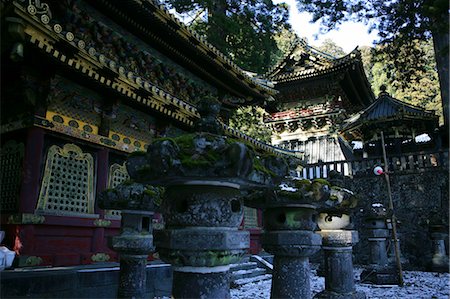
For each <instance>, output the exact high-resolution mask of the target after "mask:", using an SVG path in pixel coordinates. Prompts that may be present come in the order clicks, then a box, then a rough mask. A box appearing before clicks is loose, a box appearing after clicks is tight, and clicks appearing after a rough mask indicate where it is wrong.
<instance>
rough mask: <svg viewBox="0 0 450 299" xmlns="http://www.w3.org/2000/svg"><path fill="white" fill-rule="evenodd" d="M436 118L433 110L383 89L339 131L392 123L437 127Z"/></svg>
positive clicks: (370, 127)
mask: <svg viewBox="0 0 450 299" xmlns="http://www.w3.org/2000/svg"><path fill="white" fill-rule="evenodd" d="M438 119H439V118H438V116H437V115H435V114H434V112H433V111H427V110H425V109H422V108H420V107H417V106H413V105H410V104H407V103H405V102H402V101H399V100H397V99H395V98H393V97H391V96H390V95H389V94H388V93H387V92H385V91H384V90H383V91H382V92H381V93H380V95H379V96H378V98H377V100H376V101H375V102H374V103H373V104H372V105H370V106H369V107H367V108H366V109H364V110H362V111H361V112H359V113H358V114H356V115H355V116H353V117H352V118H350V119H348V120H347V121H346V123H345V125H344V126H343V128H342V130H341V131H342V132H349V131H355V130H358V129H363V128H366V129H372V130H375V129H377V128H379V127H380V126H383V127H391V126H393V125H394V123H401V124H402V125H404V126H408V127H412V126H417V124H419V123H420V126H421V127H427V128H434V127H435V126H436V127H437V124H438ZM413 122H414V124H413Z"/></svg>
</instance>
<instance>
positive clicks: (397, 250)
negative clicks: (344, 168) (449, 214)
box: [381, 131, 403, 286]
mask: <svg viewBox="0 0 450 299" xmlns="http://www.w3.org/2000/svg"><path fill="white" fill-rule="evenodd" d="M381 149H382V150H383V159H384V177H385V178H386V184H387V190H388V196H389V210H390V214H391V224H392V237H393V238H394V250H395V261H396V262H397V268H398V284H399V286H403V273H402V264H401V262H400V248H398V242H397V218H396V217H395V213H394V202H393V201H392V192H391V183H390V181H389V173H388V163H387V157H386V148H385V145H384V133H383V131H381Z"/></svg>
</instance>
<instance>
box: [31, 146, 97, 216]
mask: <svg viewBox="0 0 450 299" xmlns="http://www.w3.org/2000/svg"><path fill="white" fill-rule="evenodd" d="M36 210H37V211H43V212H45V213H51V214H61V215H79V214H93V213H94V158H93V157H92V155H91V154H89V153H83V152H82V150H81V149H80V148H79V147H78V146H76V145H74V144H66V145H64V147H63V148H60V147H59V146H56V145H53V146H51V147H50V148H49V150H48V154H47V161H46V163H45V172H44V178H43V180H42V185H41V191H40V194H39V202H38V206H37V209H36Z"/></svg>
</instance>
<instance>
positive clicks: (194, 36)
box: [133, 0, 275, 94]
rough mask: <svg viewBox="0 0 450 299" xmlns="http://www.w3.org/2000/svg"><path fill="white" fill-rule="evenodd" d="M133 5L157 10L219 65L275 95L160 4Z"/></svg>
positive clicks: (154, 0) (149, 0)
mask: <svg viewBox="0 0 450 299" xmlns="http://www.w3.org/2000/svg"><path fill="white" fill-rule="evenodd" d="M133 1H134V2H135V3H137V4H138V5H140V6H144V7H145V6H147V5H149V4H150V5H153V6H154V7H155V8H156V9H157V10H159V11H160V12H161V13H160V14H159V17H160V18H163V19H166V20H171V21H172V22H174V23H175V24H176V25H178V26H179V27H180V33H181V32H183V33H184V35H186V36H187V37H188V38H191V39H195V40H196V41H197V42H198V43H199V45H201V46H203V50H204V51H205V52H208V51H212V53H214V54H215V55H217V58H219V59H218V60H220V63H222V64H223V63H226V64H228V65H229V66H230V67H231V69H233V70H234V71H235V72H236V73H238V74H239V75H241V76H243V77H244V78H245V79H246V80H248V81H250V82H251V83H253V84H255V85H256V86H259V87H260V88H261V89H263V90H265V91H266V92H268V93H271V94H275V91H274V90H273V89H272V88H270V87H268V86H264V85H262V84H260V83H259V82H257V81H256V80H255V79H254V78H252V77H251V76H249V75H248V74H247V73H246V72H245V71H244V70H243V69H242V68H241V67H239V66H238V65H237V64H236V63H234V61H232V60H231V59H230V58H229V57H227V56H226V55H225V54H224V53H222V52H221V51H219V50H218V49H217V48H216V47H215V46H214V45H212V44H211V43H209V42H208V41H207V40H206V38H205V37H204V36H202V35H200V34H199V33H197V32H195V31H194V30H192V29H191V28H190V27H189V26H187V25H186V24H185V23H183V22H182V21H181V20H180V19H179V18H178V17H177V16H176V15H174V14H173V13H171V12H170V11H169V10H168V9H167V8H166V7H165V5H164V4H161V3H160V2H159V1H157V0H144V1H142V0H133Z"/></svg>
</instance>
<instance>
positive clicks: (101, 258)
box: [91, 252, 111, 263]
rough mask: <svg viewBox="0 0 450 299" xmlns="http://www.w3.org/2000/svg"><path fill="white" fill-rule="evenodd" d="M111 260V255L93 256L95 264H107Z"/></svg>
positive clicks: (100, 253)
mask: <svg viewBox="0 0 450 299" xmlns="http://www.w3.org/2000/svg"><path fill="white" fill-rule="evenodd" d="M110 259H111V257H110V256H109V254H107V253H102V252H99V253H96V254H94V255H93V256H91V260H92V261H93V262H96V263H99V262H107V261H109V260H110Z"/></svg>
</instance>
